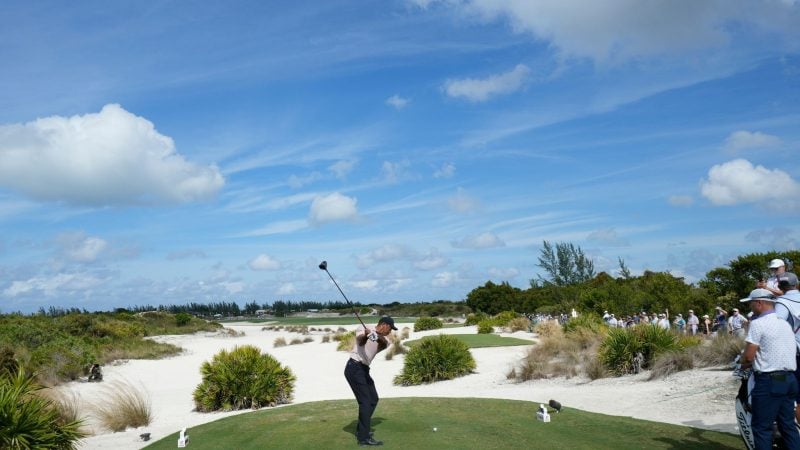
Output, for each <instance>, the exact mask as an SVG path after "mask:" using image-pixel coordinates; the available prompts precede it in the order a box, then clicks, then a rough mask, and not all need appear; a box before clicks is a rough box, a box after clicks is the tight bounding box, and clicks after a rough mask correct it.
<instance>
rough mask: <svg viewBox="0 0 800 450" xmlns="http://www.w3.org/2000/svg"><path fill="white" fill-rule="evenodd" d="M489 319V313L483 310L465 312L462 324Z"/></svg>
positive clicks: (466, 325) (476, 322)
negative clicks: (465, 317)
mask: <svg viewBox="0 0 800 450" xmlns="http://www.w3.org/2000/svg"><path fill="white" fill-rule="evenodd" d="M486 319H489V315H488V314H486V313H483V312H477V313H471V314H467V319H466V320H465V321H464V326H465V327H468V326H470V325H477V324H479V323H481V322H483V321H484V320H486Z"/></svg>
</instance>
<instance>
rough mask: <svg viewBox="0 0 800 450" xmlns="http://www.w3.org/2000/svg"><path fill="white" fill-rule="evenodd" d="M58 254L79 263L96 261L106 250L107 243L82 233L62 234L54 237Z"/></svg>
mask: <svg viewBox="0 0 800 450" xmlns="http://www.w3.org/2000/svg"><path fill="white" fill-rule="evenodd" d="M56 244H57V245H58V246H59V247H60V253H61V255H63V256H64V257H66V258H67V259H69V260H71V261H75V262H80V263H90V262H94V261H96V260H97V259H98V258H99V257H100V255H101V254H102V253H103V252H105V251H106V249H108V242H106V241H105V240H103V239H101V238H99V237H94V236H86V235H85V234H83V233H62V234H60V235H59V236H58V237H56Z"/></svg>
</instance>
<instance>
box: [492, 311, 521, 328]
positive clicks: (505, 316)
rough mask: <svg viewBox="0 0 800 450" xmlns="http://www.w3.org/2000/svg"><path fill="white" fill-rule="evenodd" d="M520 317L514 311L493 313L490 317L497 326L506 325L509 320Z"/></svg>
mask: <svg viewBox="0 0 800 450" xmlns="http://www.w3.org/2000/svg"><path fill="white" fill-rule="evenodd" d="M517 317H520V315H519V314H517V313H515V312H514V311H503V312H500V313H498V314H495V316H494V317H492V321H493V322H494V324H495V326H498V327H507V326H508V324H509V322H511V321H512V320H514V319H516V318H517Z"/></svg>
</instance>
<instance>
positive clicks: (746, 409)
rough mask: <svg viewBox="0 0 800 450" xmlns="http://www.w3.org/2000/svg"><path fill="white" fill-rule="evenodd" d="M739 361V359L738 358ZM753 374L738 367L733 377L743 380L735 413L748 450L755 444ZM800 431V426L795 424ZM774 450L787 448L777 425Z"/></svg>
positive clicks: (773, 429) (774, 430) (740, 433)
mask: <svg viewBox="0 0 800 450" xmlns="http://www.w3.org/2000/svg"><path fill="white" fill-rule="evenodd" d="M737 360H738V357H737ZM751 374H752V371H751V370H742V369H740V368H738V367H737V369H736V370H734V372H733V376H735V377H739V378H741V380H742V383H741V384H740V385H739V392H738V394H736V400H734V401H735V412H736V423H737V425H738V426H739V435H740V436H741V437H742V441H744V446H745V448H747V450H754V449H755V443H754V440H753V429H752V427H751V425H750V419H751V418H752V416H753V412H752V410H751V409H750V391H752V390H753V385H754V384H755V383H754V381H753V380H752V379H751V377H750V375H751ZM795 425H796V426H797V428H798V431H800V425H798V424H797V423H795ZM772 426H773V428H772V448H778V449H784V448H786V447H785V446H784V445H783V439H782V438H781V434H780V432H779V431H778V426H777V424H773V425H772Z"/></svg>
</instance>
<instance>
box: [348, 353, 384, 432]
mask: <svg viewBox="0 0 800 450" xmlns="http://www.w3.org/2000/svg"><path fill="white" fill-rule="evenodd" d="M344 377H345V378H346V379H347V382H348V383H349V384H350V389H352V390H353V394H355V396H356V401H357V402H358V426H357V427H356V438H357V439H358V441H359V442H362V441H366V440H367V439H369V429H370V422H372V413H373V412H375V407H376V406H378V391H376V390H375V382H374V381H372V377H371V376H369V366H368V365H366V364H361V363H360V362H358V361H356V360H354V359H352V358H350V359H348V360H347V365H346V366H345V368H344Z"/></svg>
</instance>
